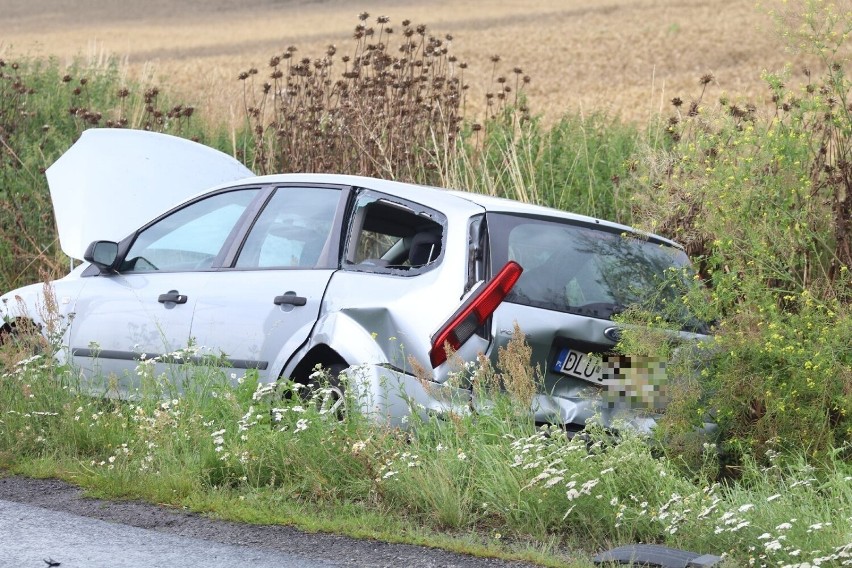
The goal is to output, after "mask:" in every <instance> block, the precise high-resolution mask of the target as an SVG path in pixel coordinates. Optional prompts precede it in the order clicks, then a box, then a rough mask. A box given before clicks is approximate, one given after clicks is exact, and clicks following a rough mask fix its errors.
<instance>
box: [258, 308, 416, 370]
mask: <svg viewBox="0 0 852 568" xmlns="http://www.w3.org/2000/svg"><path fill="white" fill-rule="evenodd" d="M389 343H390V342H388V341H386V340H384V341H379V335H378V334H375V335H374V333H373V332H369V331H367V330H366V329H365V328H364V327H363V326H362V325H361V324H360V323H358V322H357V321H355V320H354V319H352V318H351V317H349V316H348V315H346V314H345V313H342V312H334V313H331V314H329V315H327V316H326V317H323V318H322V319H320V321H319V322H317V324H316V327H315V328H314V331H313V333H312V334H311V336H310V337H309V339H308V341H307V342H306V343H305V344H304V345H303V346H302V347H301V348H299V349H298V351H296V353H295V354H293V355H292V357H290V356H288V354H289V353H290V352H291V351H287V350H282V353H281V354H280V355H279V356H278V358H277V359H276V361H275V365H274V366H273V368H272V369H271V370H270V376H273V375H272V373H273V372H274V371H276V370H279V369H280V371H279V376H290V375H292V374H293V371H294V370H295V369H296V367H297V366H298V364H299V363H300V362H301V361H302V359H303V358H304V357H305V356H306V355H307V354H308V353H309V352H310V351H311V350H312V349H314V348H315V347H317V346H319V345H326V346H328V347H330V348H331V349H333V350H334V351H335V352H337V354H338V355H340V357H341V358H342V359H343V360H344V361H346V363H348V364H350V365H357V364H362V363H367V364H372V365H396V366H402V365H403V364H404V362H402V361H400V360H399V359H401V358H396V359H397V360H396V361H391V357H389V354H388V353H386V351H385V350H386V349H391V347H390V345H389Z"/></svg>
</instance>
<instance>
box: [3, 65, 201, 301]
mask: <svg viewBox="0 0 852 568" xmlns="http://www.w3.org/2000/svg"><path fill="white" fill-rule="evenodd" d="M193 114H194V108H193V107H191V106H186V105H174V106H172V105H170V104H169V103H168V101H167V100H165V97H164V96H163V95H162V94H161V93H160V90H159V89H158V88H157V87H146V86H144V85H143V84H141V83H138V84H130V83H126V82H125V81H124V80H123V79H122V74H121V73H120V69H119V67H118V65H117V64H115V63H114V62H111V63H109V64H107V65H105V66H87V65H84V64H83V63H75V64H73V65H71V66H70V67H68V68H67V69H63V68H61V67H60V65H59V64H58V63H57V62H56V61H55V60H40V59H21V60H16V61H5V60H2V59H0V289H9V288H13V287H16V286H20V285H22V284H27V283H30V282H34V281H38V280H39V279H42V278H44V277H46V276H57V275H59V274H62V273H63V272H65V269H66V267H67V260H66V259H65V257H64V256H63V255H62V254H61V253H60V251H59V247H58V246H56V245H57V243H56V229H55V226H54V220H53V214H52V208H51V205H50V197H49V193H48V189H47V181H46V179H45V177H44V171H45V169H46V168H47V167H48V166H49V165H50V164H51V163H53V161H54V160H55V159H56V158H58V157H59V156H60V155H61V154H62V153H63V152H64V151H65V150H67V149H68V148H69V147H70V146H71V144H72V143H73V142H74V141H75V140H76V139H77V137H79V135H80V133H81V132H82V131H83V130H85V129H87V128H94V127H116V128H122V127H128V128H144V129H147V130H157V131H161V132H170V133H174V134H179V135H183V136H193V135H198V134H200V133H199V132H198V131H197V130H194V128H193V125H192V124H191V117H192V116H193Z"/></svg>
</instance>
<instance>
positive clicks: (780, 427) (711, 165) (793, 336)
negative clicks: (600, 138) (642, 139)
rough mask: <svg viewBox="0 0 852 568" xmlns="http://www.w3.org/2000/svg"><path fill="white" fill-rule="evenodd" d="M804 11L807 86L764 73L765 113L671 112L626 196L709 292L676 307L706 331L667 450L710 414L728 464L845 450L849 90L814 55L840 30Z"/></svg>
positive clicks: (828, 57)
mask: <svg viewBox="0 0 852 568" xmlns="http://www.w3.org/2000/svg"><path fill="white" fill-rule="evenodd" d="M805 7H806V9H808V10H811V11H810V12H808V11H807V10H806V16H805V17H804V22H805V26H806V27H807V26H811V27H810V28H808V29H810V33H809V34H805V36H807V38H808V42H809V43H806V45H810V46H812V47H815V51H816V53H817V54H818V55H820V57H821V58H822V59H821V61H822V64H821V65H822V67H821V71H820V72H819V73H817V72H816V71H813V70H810V69H806V70H804V72H803V75H802V77H803V79H804V81H803V82H802V84H801V85H799V86H791V85H790V83H791V82H793V78H792V77H791V75H790V73H789V72H787V73H785V74H783V75H778V74H769V73H767V74H766V75H765V78H766V81H767V85H768V87H769V89H770V92H771V93H772V100H773V102H774V104H773V107H772V108H770V109H768V111H767V112H764V111H762V110H761V109H759V108H758V107H757V106H756V105H752V104H749V103H745V102H741V101H735V100H732V99H730V98H723V99H722V100H720V101H719V102H718V103H717V104H710V103H705V102H704V101H703V100H702V98H701V97H699V98H698V99H696V100H695V101H693V102H692V103H690V104H685V103H684V102H683V100H682V99H680V98H676V99H674V100H673V101H672V103H673V106H674V113H673V115H672V116H671V118H670V119H669V121H668V126H667V132H668V134H669V136H670V143H669V144H667V147H666V148H662V149H661V148H655V149H652V150H649V151H647V152H646V154H645V156H644V157H643V159H641V160H639V162H638V163H639V164H640V167H639V170H638V171H637V172H636V175H635V177H634V178H632V180H631V181H632V183H634V184H639V185H640V186H647V187H650V188H652V189H653V190H652V191H642V189H641V187H639V186H634V192H633V195H634V198H635V200H636V205H635V209H636V211H637V216H638V220H639V222H640V223H641V224H642V225H643V226H644V227H646V228H648V229H650V230H653V231H656V232H660V233H662V234H664V235H666V236H669V237H671V238H673V239H676V240H678V241H680V242H682V243H683V244H684V245H685V247H686V249H687V251H688V252H689V253H690V254H691V255H692V256H693V257H694V258H695V259H696V260H697V264H698V268H699V271H700V275H701V276H702V277H703V280H704V282H705V283H706V285H707V286H708V287H709V291H705V290H696V291H694V297H687V300H688V301H690V302H691V303H692V305H693V306H694V307H695V308H696V309H697V310H699V311H701V312H703V315H704V316H705V317H706V318H707V319H708V320H715V321H716V322H717V327H716V331H715V344H714V350H713V352H712V353H707V352H705V353H704V354H703V361H702V364H704V365H705V367H704V369H703V371H702V373H701V375H700V377H698V378H697V379H696V378H695V377H681V379H682V380H681V381H680V383H681V386H682V387H683V391H684V393H686V394H684V395H683V396H680V397H679V398H677V400H676V403H675V404H674V405H673V408H672V411H671V412H670V413H669V415H668V417H667V419H668V420H667V421H668V427H669V431H668V432H667V435H668V436H669V439H672V437H675V436H676V434H675V432H677V433H678V434H677V435H679V436H683V435H685V433H686V432H688V431H689V429H690V428H691V427H692V426H693V425H694V424H695V423H698V422H701V421H702V420H704V419H706V418H707V417H708V415H710V414H712V419H713V420H714V421H716V422H717V423H718V425H719V427H720V429H719V435H720V437H721V442H722V446H723V450H724V452H725V454H726V455H727V456H728V457H730V458H731V459H732V460H733V461H734V463H735V464H736V463H739V461H740V460H741V459H742V458H743V457H744V456H746V455H749V454H752V455H756V456H764V455H765V453H766V451H767V450H768V448H770V447H771V446H772V447H777V446H779V445H780V447H784V448H790V449H795V450H796V451H802V452H805V453H806V454H807V455H810V456H811V457H812V458H813V459H821V458H822V457H824V456H826V455H827V453H829V452H830V451H832V448H836V447H840V446H841V445H842V444H843V443H844V441H846V440H848V439H849V437H850V435H852V349H850V347H849V337H850V336H852V335H850V331H852V324H850V316H852V314H850V300H852V277H850V272H849V271H850V265H852V146H850V144H849V140H850V135H852V109H850V106H849V104H848V101H847V94H848V92H849V89H850V87H852V82H850V80H849V79H848V77H847V76H846V74H845V71H844V67H843V65H842V62H841V59H840V58H839V57H838V58H835V57H834V55H833V53H834V51H832V50H831V49H827V48H826V47H825V46H826V45H827V42H828V41H829V40H830V39H831V38H837V39H838V41H842V40H843V39H845V38H846V35H847V33H848V30H850V29H852V19H850V18H852V16H850V15H849V14H847V15H845V16H843V17H840V16H838V15H835V14H833V13H832V12H831V10H828V9H825V10H823V8H821V7H820V6H818V5H817V4H810V3H806V4H805ZM844 18H845V19H844ZM803 29H805V28H797V30H799V32H802V30H803ZM795 35H796V37H799V38H800V37H803V36H802V33H797V34H795ZM820 38H822V39H820ZM822 40H825V42H823V41H822ZM835 51H836V50H835ZM710 80H711V78H710V77H709V76H707V77H704V78H703V79H702V83H704V84H706V83H708V82H709V81H710Z"/></svg>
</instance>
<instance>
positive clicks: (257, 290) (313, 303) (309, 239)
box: [191, 184, 348, 378]
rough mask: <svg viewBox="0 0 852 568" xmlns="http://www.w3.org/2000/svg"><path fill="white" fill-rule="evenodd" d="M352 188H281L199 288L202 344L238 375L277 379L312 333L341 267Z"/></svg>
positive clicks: (197, 333) (198, 338)
mask: <svg viewBox="0 0 852 568" xmlns="http://www.w3.org/2000/svg"><path fill="white" fill-rule="evenodd" d="M347 195H348V190H347V189H346V188H341V187H338V186H328V185H310V184H288V185H282V186H279V187H276V188H275V190H274V192H272V194H271V195H270V196H269V198H268V200H267V201H266V203H265V204H264V206H263V209H262V211H261V213H260V215H259V216H258V218H257V220H256V221H255V222H254V224H253V225H252V227H251V229H250V230H249V232H248V234H247V235H246V236H245V238H244V239H242V240H241V241H240V242H238V243H235V244H234V247H233V250H232V251H231V252H230V253H229V255H228V256H229V258H228V259H227V260H226V262H225V266H224V267H223V268H222V269H221V270H220V271H218V272H217V273H216V274H214V275H213V276H212V277H211V278H210V279H209V280H207V281H206V282H205V283H204V285H203V287H202V290H201V291H200V293H199V299H198V301H197V303H196V307H195V317H194V319H193V322H192V332H191V333H192V336H193V338H194V342H195V343H196V344H197V345H199V346H202V347H205V348H209V349H210V350H212V351H213V352H214V353H217V354H223V355H224V356H225V358H226V360H227V364H228V365H229V366H231V367H232V368H233V369H234V371H233V372H234V373H244V372H245V370H246V369H256V370H257V371H258V372H259V374H260V376H261V377H262V378H266V377H267V376H269V377H270V378H277V374H278V373H279V372H280V370H281V369H282V368H283V366H284V364H285V363H286V360H287V359H288V358H289V357H290V355H292V353H293V352H294V351H295V350H296V349H298V347H299V346H300V345H302V344H303V343H304V342H305V340H306V339H307V338H308V336H309V335H310V332H311V329H312V328H313V325H314V323H315V322H316V320H317V317H318V315H319V312H320V307H321V303H322V299H323V295H324V293H325V289H326V286H327V285H328V281H329V279H330V278H331V275H332V274H333V273H334V271H335V270H336V269H337V266H338V262H339V254H340V252H339V251H340V238H341V237H340V235H341V232H340V225H341V223H342V218H343V216H344V213H345V208H346V201H347Z"/></svg>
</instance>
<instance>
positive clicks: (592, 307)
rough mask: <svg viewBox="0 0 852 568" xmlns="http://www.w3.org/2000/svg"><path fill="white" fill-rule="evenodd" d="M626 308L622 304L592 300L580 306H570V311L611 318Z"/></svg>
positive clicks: (583, 314)
mask: <svg viewBox="0 0 852 568" xmlns="http://www.w3.org/2000/svg"><path fill="white" fill-rule="evenodd" d="M626 309H627V306H625V305H623V304H618V303H613V302H592V303H589V304H583V305H582V306H570V307H569V310H570V311H571V313H574V314H578V315H581V316H591V317H594V318H607V319H608V318H611V317H612V316H614V315H616V314H620V313H621V312H623V311H624V310H626Z"/></svg>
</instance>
